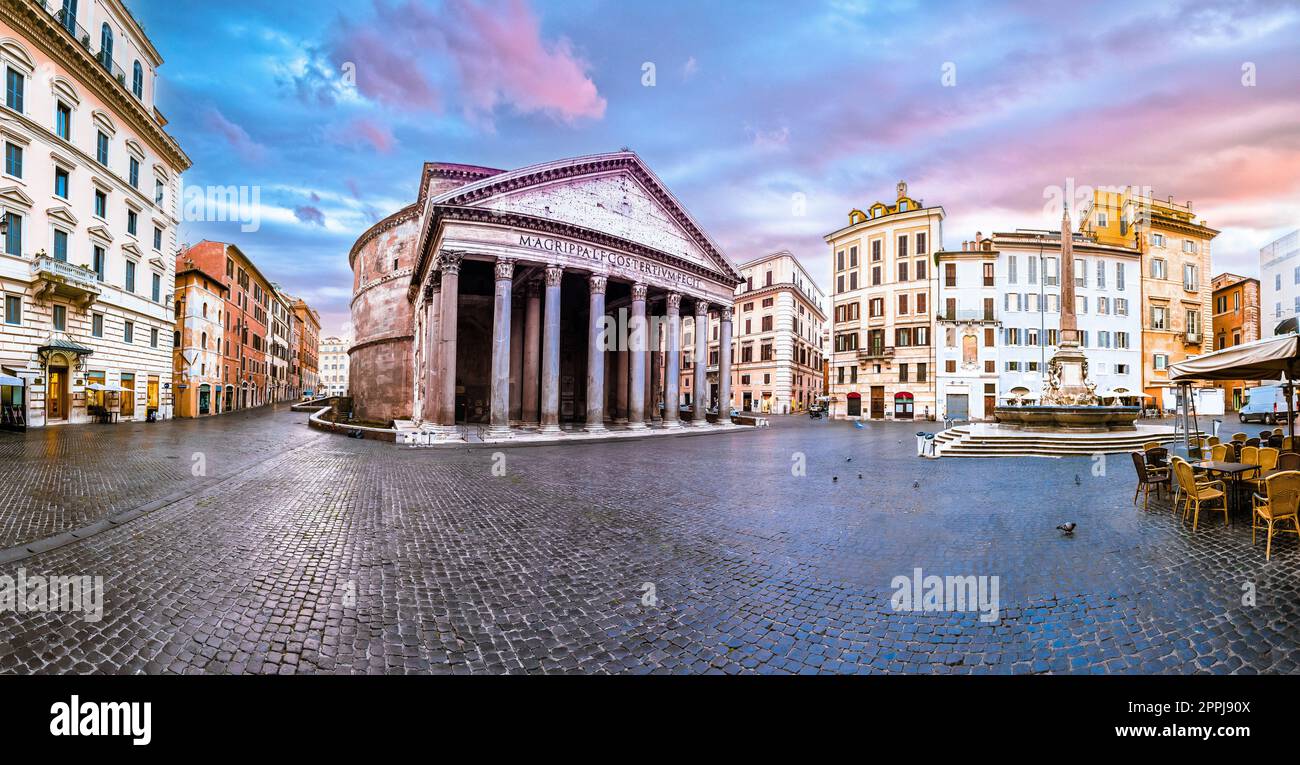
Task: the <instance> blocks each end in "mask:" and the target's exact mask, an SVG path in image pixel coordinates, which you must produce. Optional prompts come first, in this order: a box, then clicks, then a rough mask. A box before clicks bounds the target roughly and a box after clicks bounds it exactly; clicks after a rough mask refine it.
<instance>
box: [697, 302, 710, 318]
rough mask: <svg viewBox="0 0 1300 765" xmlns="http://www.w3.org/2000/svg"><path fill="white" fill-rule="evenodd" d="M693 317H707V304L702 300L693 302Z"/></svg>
mask: <svg viewBox="0 0 1300 765" xmlns="http://www.w3.org/2000/svg"><path fill="white" fill-rule="evenodd" d="M695 315H696V316H708V315H709V304H708V303H707V302H705V301H703V300H697V301H695Z"/></svg>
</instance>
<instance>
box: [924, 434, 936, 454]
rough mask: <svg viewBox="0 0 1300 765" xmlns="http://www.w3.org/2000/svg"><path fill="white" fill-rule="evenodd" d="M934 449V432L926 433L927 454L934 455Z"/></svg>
mask: <svg viewBox="0 0 1300 765" xmlns="http://www.w3.org/2000/svg"><path fill="white" fill-rule="evenodd" d="M934 449H935V443H934V434H933V433H926V434H925V456H927V457H933V456H934Z"/></svg>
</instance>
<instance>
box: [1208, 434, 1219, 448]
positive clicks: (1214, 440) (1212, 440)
mask: <svg viewBox="0 0 1300 765" xmlns="http://www.w3.org/2000/svg"><path fill="white" fill-rule="evenodd" d="M1205 440H1206V441H1208V442H1209V443H1210V446H1215V445H1217V444H1218V443H1219V437H1218V436H1210V437H1209V438H1207V439H1205Z"/></svg>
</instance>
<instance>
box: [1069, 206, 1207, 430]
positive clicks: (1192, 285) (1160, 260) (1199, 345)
mask: <svg viewBox="0 0 1300 765" xmlns="http://www.w3.org/2000/svg"><path fill="white" fill-rule="evenodd" d="M1080 230H1081V231H1082V232H1084V233H1085V234H1087V235H1088V236H1090V237H1092V238H1093V239H1095V241H1096V242H1098V243H1099V244H1105V245H1114V246H1119V247H1128V248H1131V249H1134V250H1137V251H1138V252H1140V253H1141V257H1142V277H1141V278H1142V282H1141V294H1142V312H1141V317H1142V388H1143V390H1144V391H1145V392H1146V393H1147V395H1149V396H1151V397H1152V398H1154V399H1155V401H1156V402H1158V403H1159V404H1160V405H1161V406H1163V407H1164V408H1165V409H1173V408H1174V407H1175V405H1176V394H1177V390H1176V387H1174V386H1171V384H1170V382H1169V373H1168V368H1169V365H1170V364H1176V363H1178V362H1179V361H1183V360H1184V359H1187V358H1188V357H1190V356H1198V355H1200V354H1202V353H1206V352H1208V351H1210V349H1211V347H1212V345H1211V337H1210V332H1209V330H1210V329H1211V316H1212V308H1211V300H1212V297H1213V290H1212V289H1211V286H1210V273H1211V271H1210V268H1211V266H1210V262H1211V255H1210V242H1211V241H1212V240H1213V239H1214V237H1216V236H1218V234H1219V232H1218V230H1216V229H1213V228H1210V227H1209V226H1208V225H1206V222H1205V221H1204V220H1197V219H1196V216H1195V214H1194V213H1193V210H1192V203H1191V202H1190V201H1189V202H1187V203H1186V204H1180V203H1178V202H1175V201H1174V200H1173V197H1168V198H1167V199H1157V198H1155V196H1154V195H1153V194H1151V193H1150V191H1149V190H1138V189H1135V188H1129V189H1123V190H1105V191H1104V190H1097V191H1095V192H1094V193H1093V200H1092V204H1090V205H1089V206H1087V207H1086V208H1085V209H1084V212H1083V218H1082V220H1081V221H1080Z"/></svg>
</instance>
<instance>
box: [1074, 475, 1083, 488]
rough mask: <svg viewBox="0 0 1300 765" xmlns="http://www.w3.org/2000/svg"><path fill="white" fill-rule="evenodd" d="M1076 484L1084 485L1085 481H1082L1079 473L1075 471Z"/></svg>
mask: <svg viewBox="0 0 1300 765" xmlns="http://www.w3.org/2000/svg"><path fill="white" fill-rule="evenodd" d="M1074 485H1075V486H1082V485H1083V481H1080V480H1079V474H1078V473H1075V474H1074Z"/></svg>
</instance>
